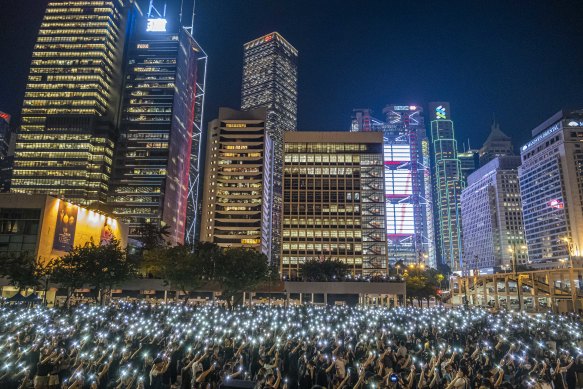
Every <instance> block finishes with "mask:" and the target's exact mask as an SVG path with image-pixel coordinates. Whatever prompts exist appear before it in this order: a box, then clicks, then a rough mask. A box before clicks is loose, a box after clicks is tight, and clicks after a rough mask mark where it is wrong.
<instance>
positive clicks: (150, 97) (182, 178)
mask: <svg viewBox="0 0 583 389" xmlns="http://www.w3.org/2000/svg"><path fill="white" fill-rule="evenodd" d="M151 24H152V23H151V22H148V20H146V19H144V20H141V21H140V23H138V26H137V28H136V32H135V34H134V36H133V38H132V41H131V43H130V47H129V52H128V56H127V58H128V59H127V69H126V72H125V84H124V93H123V101H122V118H121V125H120V135H121V136H120V141H119V144H118V147H117V150H116V158H115V171H114V180H113V185H112V186H113V191H112V194H111V197H110V203H111V204H112V206H113V212H114V213H115V214H116V215H118V216H119V217H120V218H122V220H124V221H125V222H126V223H128V224H129V227H130V232H129V233H130V237H132V236H136V233H137V229H138V228H139V226H140V225H141V224H142V223H144V222H153V223H160V222H162V223H163V224H165V225H167V226H169V229H170V236H169V241H170V242H171V243H174V244H176V243H183V242H184V239H185V232H186V214H187V205H188V204H187V203H188V193H189V189H190V186H189V178H190V171H191V170H190V168H191V153H192V150H196V153H197V158H196V161H197V160H198V149H199V142H200V136H194V134H195V132H196V130H195V128H194V117H195V99H196V92H197V78H198V74H197V70H198V68H199V60H200V58H201V57H205V58H206V55H205V54H204V51H203V50H202V49H201V48H200V46H199V45H198V44H197V43H196V41H195V40H194V38H193V37H192V36H191V35H190V33H189V32H188V31H187V30H186V29H184V28H177V31H175V32H167V31H164V30H162V31H158V30H156V31H153V30H152V28H151ZM198 135H199V134H198ZM193 142H195V143H196V144H195V145H193ZM196 163H197V162H196Z"/></svg>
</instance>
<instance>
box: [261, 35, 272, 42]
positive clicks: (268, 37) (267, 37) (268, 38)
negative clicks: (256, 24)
mask: <svg viewBox="0 0 583 389" xmlns="http://www.w3.org/2000/svg"><path fill="white" fill-rule="evenodd" d="M272 39H273V35H266V36H265V38H263V42H269V41H270V40H272Z"/></svg>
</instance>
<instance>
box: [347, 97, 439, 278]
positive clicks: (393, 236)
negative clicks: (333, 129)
mask: <svg viewBox="0 0 583 389" xmlns="http://www.w3.org/2000/svg"><path fill="white" fill-rule="evenodd" d="M353 112H354V114H353V117H352V125H351V131H353V132H354V131H359V132H368V131H378V132H381V133H382V134H383V148H384V167H385V203H386V224H387V247H388V258H389V261H390V262H392V263H396V262H398V261H403V262H405V263H406V264H414V263H423V264H425V265H427V266H431V267H433V268H435V267H436V266H437V262H436V250H435V236H434V235H435V233H434V223H433V202H432V189H431V188H432V187H431V170H430V161H429V158H430V157H429V140H428V139H427V135H426V133H425V122H424V120H423V109H422V108H421V107H420V106H417V105H397V104H389V105H387V106H386V107H385V109H384V110H383V113H384V114H385V120H379V119H376V118H374V117H373V116H371V110H370V109H355V110H354V111H353Z"/></svg>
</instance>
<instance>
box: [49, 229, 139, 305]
mask: <svg viewBox="0 0 583 389" xmlns="http://www.w3.org/2000/svg"><path fill="white" fill-rule="evenodd" d="M135 270H136V264H135V263H134V262H133V261H130V260H128V258H127V255H126V252H125V250H124V249H122V248H121V247H120V244H119V241H117V240H115V239H113V240H112V241H111V242H110V243H109V244H106V245H100V246H98V245H95V244H94V243H93V242H89V243H87V244H85V245H84V246H78V247H75V248H74V249H73V250H71V251H70V252H69V253H67V254H66V255H64V256H63V257H61V258H60V259H58V260H57V261H56V262H55V273H54V275H53V278H54V279H55V281H56V282H58V283H60V284H61V285H62V286H64V287H68V288H72V289H75V288H81V287H83V286H84V285H88V286H91V287H92V288H93V289H94V291H95V300H96V301H98V300H100V301H99V302H100V303H101V304H103V303H104V301H105V295H106V294H108V293H109V292H111V289H113V287H114V286H115V285H118V284H119V283H121V282H123V281H126V280H128V279H129V278H131V277H132V276H133V275H135ZM98 296H101V298H100V299H98ZM69 297H70V294H69V296H67V301H68V299H69Z"/></svg>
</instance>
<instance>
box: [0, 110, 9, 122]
mask: <svg viewBox="0 0 583 389" xmlns="http://www.w3.org/2000/svg"><path fill="white" fill-rule="evenodd" d="M0 119H4V120H5V121H6V122H7V123H10V115H9V114H7V113H5V112H2V111H0Z"/></svg>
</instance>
